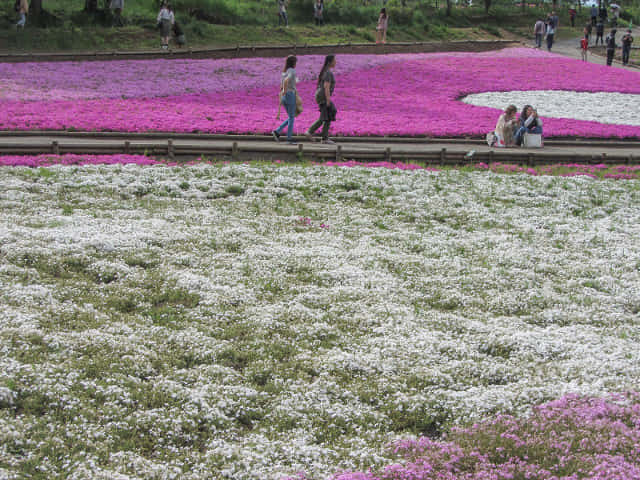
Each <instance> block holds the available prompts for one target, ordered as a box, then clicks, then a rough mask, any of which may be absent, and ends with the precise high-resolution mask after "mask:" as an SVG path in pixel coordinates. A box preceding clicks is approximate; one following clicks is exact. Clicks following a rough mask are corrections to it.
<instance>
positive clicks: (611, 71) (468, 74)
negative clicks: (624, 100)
mask: <svg viewBox="0 0 640 480" xmlns="http://www.w3.org/2000/svg"><path fill="white" fill-rule="evenodd" d="M148 62H151V63H148V64H145V65H146V66H147V67H149V66H152V68H151V67H150V70H149V72H147V74H145V75H141V74H140V73H141V70H137V69H142V67H140V66H139V62H138V63H131V69H132V71H133V72H137V73H136V74H131V75H129V74H128V73H125V74H124V80H122V81H121V82H120V83H119V82H118V81H116V77H117V73H118V71H116V70H115V69H114V68H113V67H114V64H113V63H109V64H108V65H111V69H112V70H114V72H110V73H106V70H107V67H108V65H107V66H105V64H107V62H103V63H98V64H97V65H94V66H92V65H93V63H94V62H92V63H88V64H83V67H84V68H86V69H87V71H86V72H85V73H84V74H83V75H85V76H87V78H94V76H93V75H94V73H91V72H92V69H97V71H98V73H96V74H95V75H96V76H97V77H100V74H102V73H104V74H105V75H107V76H106V78H107V80H108V81H109V82H111V81H112V82H113V84H109V82H107V85H106V86H103V87H98V88H102V91H103V92H102V94H100V95H99V98H96V97H95V96H94V97H93V99H89V100H82V99H74V100H53V99H51V100H45V101H28V100H33V98H32V97H33V90H29V95H28V99H27V98H25V99H22V100H13V99H14V98H21V97H20V95H8V94H5V95H4V96H3V97H2V98H0V106H1V107H2V109H1V110H0V112H1V113H0V129H5V130H22V129H54V130H59V129H70V128H72V129H77V130H114V131H131V132H141V131H176V132H211V133H230V132H232V133H267V132H270V131H271V130H273V128H274V127H275V126H276V124H277V123H278V122H277V120H276V118H275V116H276V112H277V91H278V84H279V78H280V72H281V70H282V63H283V59H272V58H271V59H258V58H254V59H238V60H207V61H201V60H162V61H148ZM153 62H161V63H153ZM171 62H178V63H171ZM199 62H206V63H199ZM321 63H322V57H320V56H311V57H305V56H302V57H300V58H299V62H298V68H297V70H298V76H299V83H298V91H299V93H300V95H301V97H302V99H303V102H304V106H305V108H304V112H303V113H302V114H301V115H300V116H299V117H298V118H296V127H295V131H296V132H297V133H300V132H302V131H304V130H305V129H306V128H308V126H309V125H310V124H311V123H312V122H313V121H314V120H315V119H316V118H317V117H318V111H317V106H316V105H315V102H314V100H313V99H314V93H315V90H316V80H315V76H316V75H317V71H318V69H319V68H320V66H321ZM29 65H30V67H29V68H32V69H35V70H34V71H36V72H37V71H38V70H37V66H38V65H40V64H29ZM44 65H47V64H44ZM48 65H51V64H48ZM127 65H129V64H127ZM127 65H123V69H124V70H127V68H126V67H127ZM12 67H13V66H11V67H7V66H6V65H3V66H2V68H1V69H0V75H1V76H0V82H5V84H6V81H7V78H8V76H9V77H11V78H13V79H14V80H13V81H16V82H17V81H18V80H16V79H18V78H24V79H25V81H26V78H28V77H25V76H22V74H21V75H17V74H15V75H13V76H11V75H9V74H8V73H7V71H9V72H11V71H12V70H11V68H12ZM15 68H26V67H20V66H17V67H15ZM43 68H45V67H43ZM46 68H47V69H48V68H49V67H46ZM69 68H71V67H69ZM74 68H75V67H74ZM118 70H120V69H118ZM46 71H49V72H50V70H46ZM23 74H24V72H23ZM31 76H32V78H38V82H36V85H40V88H41V89H42V90H44V89H45V87H46V86H47V85H49V83H47V82H48V80H47V78H45V77H46V76H45V75H44V74H42V75H40V74H39V73H38V74H35V73H32V75H31ZM49 78H52V76H51V75H50V76H49ZM336 80H337V85H336V90H335V95H334V101H335V104H336V106H337V108H338V117H337V121H336V122H335V123H334V124H333V125H332V127H331V132H332V134H334V135H412V136H413V135H427V136H462V135H483V134H485V133H486V132H487V131H489V130H491V129H493V128H494V126H495V123H496V120H497V117H498V115H499V113H500V109H501V108H503V107H501V108H490V107H481V106H474V105H469V104H466V103H464V102H463V101H462V100H461V99H462V98H463V97H465V96H467V95H469V94H476V93H483V92H510V91H514V90H523V91H532V90H536V91H557V90H562V91H574V92H618V93H626V94H640V73H638V72H631V71H627V70H622V69H617V68H609V67H605V66H601V65H594V64H585V63H584V62H580V61H577V60H573V59H568V58H565V57H561V56H558V55H555V54H549V53H546V52H541V51H538V50H533V49H528V48H514V49H506V50H501V51H497V52H486V53H480V54H478V53H438V54H402V55H386V56H376V55H338V56H337V67H336ZM91 81H92V82H93V81H94V80H91ZM50 85H51V86H52V87H55V88H54V90H55V89H56V88H63V87H64V85H62V84H61V83H60V81H58V83H56V81H53V80H50ZM74 85H76V84H75V83H74V82H71V83H70V84H69V90H68V91H69V92H71V93H69V96H72V95H73V92H75V91H76V90H75V88H76V87H74ZM78 85H80V86H78V87H77V89H78V91H79V92H81V95H80V94H79V96H80V97H82V98H91V95H89V93H87V90H86V88H85V86H84V83H83V82H82V81H79V82H78ZM88 85H91V88H92V89H93V90H95V89H96V85H95V83H91V82H89V83H88ZM103 85H104V83H103ZM34 88H35V87H34ZM83 89H84V90H83ZM118 92H119V94H118ZM189 92H193V93H189ZM8 97H10V98H8ZM123 97H125V98H123ZM42 98H45V99H46V98H48V97H46V96H43V97H42ZM58 98H61V99H63V98H69V97H65V96H64V95H59V94H58ZM507 104H508V103H507V102H505V105H504V106H506V105H507ZM522 104H524V102H522ZM518 106H521V105H518ZM536 107H537V108H538V109H539V111H540V112H544V111H545V109H547V107H549V106H548V105H545V104H544V101H543V102H542V103H540V104H537V105H536ZM604 108H605V109H606V108H607V106H606V105H605V106H604ZM609 108H611V109H612V110H613V108H614V107H612V106H610V107H609ZM612 114H613V112H612ZM542 117H543V119H544V128H545V135H546V136H584V137H640V126H637V125H630V124H622V125H619V124H618V125H614V124H611V123H607V122H606V121H603V120H600V121H593V120H592V121H589V120H585V119H584V117H582V116H580V115H579V112H578V114H573V113H572V112H567V116H566V117H564V118H545V117H544V115H542Z"/></svg>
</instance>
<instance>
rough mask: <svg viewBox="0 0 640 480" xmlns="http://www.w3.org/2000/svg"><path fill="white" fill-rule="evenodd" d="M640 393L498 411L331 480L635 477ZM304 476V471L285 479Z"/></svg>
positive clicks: (639, 458) (639, 469) (639, 471)
mask: <svg viewBox="0 0 640 480" xmlns="http://www.w3.org/2000/svg"><path fill="white" fill-rule="evenodd" d="M639 445H640V393H637V392H632V393H628V394H615V395H610V396H608V397H607V398H587V397H580V396H577V395H567V396H565V397H563V398H561V399H559V400H556V401H553V402H550V403H547V404H544V405H540V406H538V407H534V408H533V411H532V414H531V416H529V417H525V418H516V417H513V416H509V415H501V416H498V417H497V418H495V419H493V420H490V421H486V422H483V423H479V424H476V425H473V426H472V427H470V428H456V429H453V430H452V432H451V433H450V434H449V435H448V436H447V438H446V439H445V440H444V441H435V440H432V439H429V438H425V437H422V438H419V439H417V440H405V441H400V442H398V443H397V444H395V445H394V453H395V454H396V455H398V456H399V457H400V458H401V459H402V460H403V461H402V462H400V463H397V464H394V465H390V466H387V467H386V468H384V469H383V470H382V471H380V472H367V473H364V472H352V473H343V474H338V475H336V476H335V477H334V478H335V480H506V479H523V480H524V479H544V480H578V479H582V478H587V479H592V480H623V479H624V480H638V479H640V448H639ZM294 478H296V479H297V480H299V479H301V478H304V476H303V475H298V476H297V477H292V478H291V480H293V479H294Z"/></svg>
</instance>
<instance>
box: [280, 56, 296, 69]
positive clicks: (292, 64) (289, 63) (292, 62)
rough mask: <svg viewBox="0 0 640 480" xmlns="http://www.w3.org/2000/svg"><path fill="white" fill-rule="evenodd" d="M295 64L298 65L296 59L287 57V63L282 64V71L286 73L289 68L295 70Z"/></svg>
mask: <svg viewBox="0 0 640 480" xmlns="http://www.w3.org/2000/svg"><path fill="white" fill-rule="evenodd" d="M297 63H298V58H297V57H296V56H295V55H289V56H288V57H287V61H286V62H284V70H282V71H283V72H286V71H287V70H289V69H290V68H296V64H297Z"/></svg>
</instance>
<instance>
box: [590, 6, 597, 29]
mask: <svg viewBox="0 0 640 480" xmlns="http://www.w3.org/2000/svg"><path fill="white" fill-rule="evenodd" d="M597 22H598V7H596V6H595V5H593V6H592V7H591V25H592V26H594V27H595V26H596V23H597Z"/></svg>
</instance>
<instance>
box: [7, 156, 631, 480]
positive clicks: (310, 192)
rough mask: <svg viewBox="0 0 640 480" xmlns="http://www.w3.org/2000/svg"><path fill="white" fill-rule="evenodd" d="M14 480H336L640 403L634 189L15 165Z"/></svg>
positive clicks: (426, 177) (414, 174) (373, 173)
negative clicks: (510, 418) (576, 398)
mask: <svg viewBox="0 0 640 480" xmlns="http://www.w3.org/2000/svg"><path fill="white" fill-rule="evenodd" d="M0 211H1V212H2V214H1V215H0V311H1V312H2V313H1V318H2V321H1V322H0V478H2V479H17V478H47V479H56V478H70V479H85V478H86V479H88V478H92V479H107V478H109V479H111V478H113V479H127V478H150V479H169V478H180V479H210V478H213V479H238V480H250V479H252V480H253V479H255V480H258V479H260V480H265V479H273V480H277V479H280V478H281V477H282V476H285V475H293V474H295V473H296V472H300V471H305V472H307V473H308V474H309V476H310V477H312V478H317V479H327V478H330V477H331V476H332V475H333V474H334V473H336V472H340V471H344V470H367V469H368V468H369V467H376V466H380V465H383V464H386V463H388V462H389V458H390V453H389V452H388V451H387V450H386V448H385V446H386V445H387V444H388V443H389V442H390V441H392V440H394V439H397V438H400V437H408V436H413V435H421V434H422V435H428V436H433V437H437V436H438V435H440V433H442V432H443V431H445V430H446V429H447V428H448V427H449V426H451V425H468V424H469V423H471V422H474V421H477V420H480V419H482V418H485V417H489V416H492V415H494V414H496V413H516V414H523V413H524V412H526V411H527V410H528V408H529V407H530V406H531V405H534V404H538V403H541V402H543V401H545V400H549V399H553V398H557V397H559V396H561V395H563V394H565V393H568V392H576V393H580V394H596V395H597V394H603V393H605V392H618V391H624V390H629V389H637V387H638V379H639V378H640V350H639V349H638V348H637V345H638V341H639V340H640V315H639V312H640V241H639V239H640V183H639V182H637V181H625V180H619V181H613V180H593V179H590V178H585V177H573V178H563V177H551V176H540V177H537V176H529V175H508V176H507V175H498V174H493V173H488V172H478V171H455V170H444V171H440V172H428V171H425V170H414V171H399V170H389V169H366V168H351V169H350V168H329V167H321V166H309V165H307V166H279V165H264V164H250V165H209V164H202V165H196V166H191V167H167V166H152V167H140V166H136V165H128V166H85V167H50V168H39V169H30V168H23V167H16V168H3V169H0Z"/></svg>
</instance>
